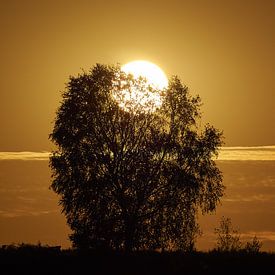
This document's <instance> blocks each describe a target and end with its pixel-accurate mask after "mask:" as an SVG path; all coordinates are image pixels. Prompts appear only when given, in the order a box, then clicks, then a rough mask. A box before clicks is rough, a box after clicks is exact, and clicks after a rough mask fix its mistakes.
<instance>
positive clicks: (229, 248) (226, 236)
mask: <svg viewBox="0 0 275 275" xmlns="http://www.w3.org/2000/svg"><path fill="white" fill-rule="evenodd" d="M215 234H217V250H218V251H222V252H235V251H239V250H241V248H242V242H241V240H240V234H239V233H238V231H237V230H235V229H233V227H232V223H231V219H230V218H225V217H222V218H221V221H220V226H219V227H217V228H215Z"/></svg>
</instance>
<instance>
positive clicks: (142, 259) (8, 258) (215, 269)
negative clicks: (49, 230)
mask: <svg viewBox="0 0 275 275" xmlns="http://www.w3.org/2000/svg"><path fill="white" fill-rule="evenodd" d="M274 272H275V254H274V253H266V252H262V253H257V254H248V253H241V252H239V253H219V252H217V251H211V252H192V253H178V252H173V253H171V252H169V253H168V252H165V253H157V252H135V253H132V254H125V253H115V252H111V251H109V252H107V251H104V252H103V251H97V252H95V251H85V252H84V251H82V252H81V251H76V250H60V249H59V247H42V246H28V245H25V246H21V247H13V248H12V247H8V248H7V247H6V248H3V247H2V249H0V273H1V274H3V275H6V274H97V275H99V274H119V275H138V274H142V275H147V274H148V275H149V274H150V275H151V274H158V275H160V274H167V275H173V274H196V275H197V274H275V273H274Z"/></svg>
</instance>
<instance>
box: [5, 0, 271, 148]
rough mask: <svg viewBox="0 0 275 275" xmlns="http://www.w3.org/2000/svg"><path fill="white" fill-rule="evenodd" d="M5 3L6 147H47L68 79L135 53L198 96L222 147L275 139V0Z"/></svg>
mask: <svg viewBox="0 0 275 275" xmlns="http://www.w3.org/2000/svg"><path fill="white" fill-rule="evenodd" d="M0 2H1V9H0V26H1V43H0V58H1V68H0V70H1V72H0V123H1V130H0V131H1V132H0V151H44V150H45V151H48V150H51V149H52V145H51V143H50V141H49V140H48V135H49V133H50V132H51V130H52V127H53V121H54V117H55V112H56V110H57V107H58V106H59V104H60V100H61V91H64V88H65V84H66V83H67V81H68V79H69V76H70V75H77V74H78V73H81V71H82V69H84V70H89V68H91V67H92V66H93V65H95V64H96V63H104V64H117V63H120V64H125V63H127V62H129V61H132V60H137V59H145V60H149V61H151V62H153V63H156V64H157V65H158V66H160V67H161V68H162V69H163V70H164V71H165V72H166V74H167V75H168V77H170V76H172V75H178V76H179V77H180V78H181V80H182V82H183V83H184V84H186V85H187V86H188V87H189V88H190V92H191V93H192V94H194V95H196V94H199V95H200V96H201V98H202V101H203V104H204V105H203V107H202V112H203V115H202V117H203V122H209V123H211V124H213V125H214V126H215V127H217V128H219V129H221V130H223V131H224V136H225V145H226V146H260V145H273V144H274V140H275V127H274V126H273V125H274V122H275V112H274V96H273V93H274V85H275V84H274V81H273V76H274V73H273V71H274V56H275V54H274V39H275V38H274V37H275V36H274V30H275V26H274V15H275V14H274V13H275V9H274V7H275V2H274V1H269V0H259V1H255V0H247V1H246V0H243V1H235V0H233V1H221V0H220V1H211V0H209V1H207V0H205V1H201V0H196V1H183V0H179V1H175V0H169V1H162V0H158V1H150V0H139V1H123V0H117V1H108V0H105V1H94V0H92V1H81V0H80V1H62V0H54V1H52V0H47V1H43V0H41V1H34V0H33V1H32V0H25V1H19V0H13V1H4V0H1V1H0Z"/></svg>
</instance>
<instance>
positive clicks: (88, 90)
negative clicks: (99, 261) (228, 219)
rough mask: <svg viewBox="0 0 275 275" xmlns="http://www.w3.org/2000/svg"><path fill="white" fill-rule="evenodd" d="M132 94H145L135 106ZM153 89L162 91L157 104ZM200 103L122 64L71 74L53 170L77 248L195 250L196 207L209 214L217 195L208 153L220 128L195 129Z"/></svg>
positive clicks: (176, 86)
mask: <svg viewBox="0 0 275 275" xmlns="http://www.w3.org/2000/svg"><path fill="white" fill-rule="evenodd" d="M126 91H127V92H128V94H127V93H126ZM136 91H142V92H143V93H142V94H143V95H144V97H145V99H146V97H147V100H144V101H142V100H141V99H139V100H138V102H137V101H136ZM129 93H130V94H131V96H129ZM152 94H153V95H156V94H158V95H160V96H161V100H162V104H161V106H160V107H159V108H155V107H154V100H150V98H154V97H152ZM148 98H149V100H148ZM199 107H200V98H199V97H198V96H197V97H192V96H191V95H190V94H189V92H188V89H187V87H185V86H183V85H182V83H181V82H180V80H179V79H178V78H177V77H173V78H172V79H171V80H170V83H169V87H168V88H167V89H166V90H165V91H158V90H156V89H154V88H153V87H151V86H148V85H147V83H146V80H145V79H142V78H139V79H134V78H133V76H131V75H126V74H125V73H123V72H122V71H121V69H120V67H119V66H106V65H101V64H97V65H96V66H94V67H93V68H92V69H91V70H90V71H89V72H88V73H85V72H83V73H82V74H81V75H78V76H77V77H70V80H69V82H68V84H67V88H66V91H65V92H64V93H63V101H62V102H61V106H60V107H59V109H58V111H57V116H56V119H55V125H54V129H53V132H52V134H51V135H50V139H51V140H52V141H53V142H54V144H55V145H56V147H57V150H56V151H54V152H53V154H52V156H51V159H50V166H51V168H52V171H53V182H52V185H51V188H52V189H53V190H54V191H55V192H56V193H57V194H58V195H60V197H61V199H60V204H61V205H62V208H63V212H64V214H65V215H66V218H67V222H68V224H69V226H70V227H71V229H72V231H73V233H72V235H71V236H70V238H71V240H72V242H73V245H74V246H75V247H78V248H111V249H118V250H126V251H132V250H141V249H161V250H169V249H180V250H188V249H192V248H193V245H194V240H195V237H196V235H197V233H198V225H197V222H196V215H197V213H198V210H199V209H201V210H202V212H203V213H206V212H209V211H213V210H214V209H215V208H216V206H217V203H218V202H219V199H220V197H221V196H222V195H223V185H222V183H221V181H222V177H221V172H220V171H219V169H218V168H217V167H216V165H215V162H214V161H213V159H212V157H213V155H215V154H217V148H218V146H220V145H221V132H220V131H218V130H216V129H215V128H213V127H212V126H210V125H206V126H205V127H204V128H203V129H202V130H199V129H198V126H197V121H198V119H199V118H200V113H199Z"/></svg>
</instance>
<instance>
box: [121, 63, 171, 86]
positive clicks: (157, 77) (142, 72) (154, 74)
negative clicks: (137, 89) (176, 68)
mask: <svg viewBox="0 0 275 275" xmlns="http://www.w3.org/2000/svg"><path fill="white" fill-rule="evenodd" d="M121 70H122V71H124V72H125V73H127V74H129V73H130V74H132V75H133V76H134V77H135V78H138V77H140V76H141V77H144V78H146V80H147V82H148V84H150V85H151V86H152V87H154V88H157V89H160V90H162V89H164V88H167V86H168V79H167V77H166V75H165V73H164V72H163V71H162V69H161V68H160V67H159V66H157V65H156V64H154V63H151V62H149V61H145V60H136V61H132V62H129V63H127V64H125V65H123V66H122V67H121Z"/></svg>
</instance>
